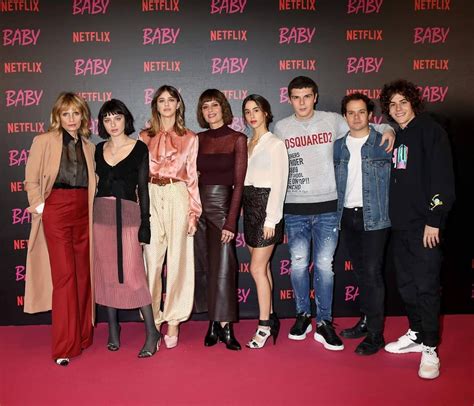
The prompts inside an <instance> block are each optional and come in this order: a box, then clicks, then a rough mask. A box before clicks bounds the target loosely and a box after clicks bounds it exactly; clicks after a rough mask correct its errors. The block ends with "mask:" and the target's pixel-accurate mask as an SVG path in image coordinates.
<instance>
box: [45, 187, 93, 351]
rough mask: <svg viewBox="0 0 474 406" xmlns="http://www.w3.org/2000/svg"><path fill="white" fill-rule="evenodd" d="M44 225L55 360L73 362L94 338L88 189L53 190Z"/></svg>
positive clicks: (49, 198)
mask: <svg viewBox="0 0 474 406" xmlns="http://www.w3.org/2000/svg"><path fill="white" fill-rule="evenodd" d="M42 221H43V227H44V234H45V237H46V243H47V245H48V253H49V261H50V264H51V277H52V282H53V303H52V310H53V312H52V356H53V359H56V358H70V357H74V356H77V355H79V354H80V353H81V351H82V350H83V349H85V348H87V347H89V346H90V345H91V344H92V337H93V327H92V314H91V306H92V304H91V277H90V262H89V211H88V203H87V189H53V190H52V192H51V194H50V196H49V197H48V198H47V199H46V202H45V207H44V212H43V218H42Z"/></svg>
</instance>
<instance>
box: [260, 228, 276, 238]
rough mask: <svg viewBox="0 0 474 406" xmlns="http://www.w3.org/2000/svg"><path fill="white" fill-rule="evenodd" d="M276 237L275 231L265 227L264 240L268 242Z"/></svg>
mask: <svg viewBox="0 0 474 406" xmlns="http://www.w3.org/2000/svg"><path fill="white" fill-rule="evenodd" d="M274 235H275V229H274V228H270V227H263V238H265V240H268V239H269V238H272V237H273V236H274Z"/></svg>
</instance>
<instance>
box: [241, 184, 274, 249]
mask: <svg viewBox="0 0 474 406" xmlns="http://www.w3.org/2000/svg"><path fill="white" fill-rule="evenodd" d="M269 195H270V188H257V187H254V186H245V187H244V196H243V209H244V237H245V242H246V243H247V245H249V246H250V247H252V248H261V247H267V246H269V245H273V244H279V243H281V242H282V241H283V219H282V220H280V222H279V223H278V224H277V225H276V226H275V235H274V236H273V237H271V238H268V239H265V238H263V225H264V224H265V218H266V217H267V214H266V209H267V202H268V196H269Z"/></svg>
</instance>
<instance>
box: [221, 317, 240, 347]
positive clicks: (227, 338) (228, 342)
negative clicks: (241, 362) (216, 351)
mask: <svg viewBox="0 0 474 406" xmlns="http://www.w3.org/2000/svg"><path fill="white" fill-rule="evenodd" d="M218 335H219V340H220V341H222V342H223V343H225V346H226V348H227V349H228V350H233V351H239V350H241V349H242V347H241V346H240V344H239V342H238V341H237V339H236V338H235V336H234V329H233V327H232V323H227V324H226V325H225V326H224V327H221V328H220V330H219V333H218Z"/></svg>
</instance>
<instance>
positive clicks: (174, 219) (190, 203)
mask: <svg viewBox="0 0 474 406" xmlns="http://www.w3.org/2000/svg"><path fill="white" fill-rule="evenodd" d="M151 112H152V118H151V125H150V127H149V128H147V129H145V130H143V131H142V132H141V133H140V139H141V140H142V141H143V142H144V143H145V144H147V146H148V149H149V152H150V177H149V192H150V214H151V219H150V225H151V241H150V244H149V245H146V246H145V247H144V256H145V264H146V270H147V275H148V285H149V288H150V291H151V296H152V305H153V314H154V318H155V324H156V325H157V327H158V329H159V328H160V326H161V324H162V323H167V324H168V330H167V333H166V335H165V336H164V340H165V345H166V347H167V348H173V347H176V345H177V344H178V334H179V330H178V328H179V323H181V322H182V321H185V320H187V319H188V318H189V316H190V314H191V310H192V307H193V295H194V248H193V238H192V237H193V236H194V233H195V232H196V226H197V222H198V220H199V216H200V215H201V211H202V209H201V200H200V198H199V189H198V179H197V170H196V157H197V153H198V138H197V136H196V135H195V134H194V133H193V132H191V131H190V130H188V129H187V128H186V127H185V125H184V102H183V99H182V97H181V95H180V94H179V92H178V90H177V89H176V88H174V87H173V86H169V85H164V86H161V87H160V88H159V89H158V90H157V91H156V92H155V95H154V96H153V100H152V102H151ZM165 256H166V266H167V268H166V298H164V300H163V306H161V302H162V283H161V274H162V271H163V262H164V259H165Z"/></svg>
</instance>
